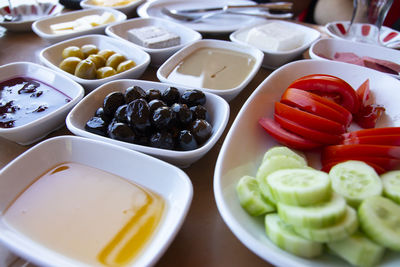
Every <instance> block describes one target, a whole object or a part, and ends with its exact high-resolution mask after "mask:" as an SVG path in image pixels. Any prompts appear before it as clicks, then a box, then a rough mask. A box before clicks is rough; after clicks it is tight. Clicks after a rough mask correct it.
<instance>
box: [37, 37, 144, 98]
mask: <svg viewBox="0 0 400 267" xmlns="http://www.w3.org/2000/svg"><path fill="white" fill-rule="evenodd" d="M84 44H94V45H96V46H97V47H98V48H99V50H102V49H111V50H113V51H115V52H117V53H120V54H122V55H124V56H125V57H126V58H127V59H132V60H133V61H134V62H135V63H136V66H135V67H133V68H131V69H129V70H126V71H124V72H121V73H117V74H115V75H113V76H110V77H106V78H103V79H82V78H79V77H77V76H75V75H72V74H70V73H68V72H66V71H63V70H62V69H60V68H59V67H58V66H59V64H60V62H61V61H62V60H63V58H62V51H63V49H64V48H66V47H68V46H73V45H75V46H78V47H81V46H82V45H84ZM39 58H40V61H41V62H42V63H43V64H45V65H46V66H48V67H49V68H52V69H54V70H56V71H59V72H61V73H63V74H64V75H66V76H68V77H70V78H71V79H73V80H74V81H76V82H78V83H80V84H81V85H83V86H84V87H85V89H86V90H88V91H91V90H93V89H94V88H96V87H98V86H100V85H102V84H104V83H106V82H109V81H113V80H116V79H125V78H138V77H140V76H141V75H142V74H143V72H144V71H145V70H146V68H147V66H148V65H149V63H150V56H149V54H147V53H146V52H144V51H143V50H141V49H139V48H138V47H137V46H134V45H133V44H131V43H128V42H124V41H121V40H117V39H115V38H111V37H108V36H105V35H100V34H92V35H84V36H82V37H76V38H73V39H69V40H66V41H63V42H60V43H57V44H54V45H51V46H49V47H46V48H44V49H43V50H42V51H41V52H40V54H39Z"/></svg>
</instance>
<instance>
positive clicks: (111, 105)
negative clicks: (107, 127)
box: [103, 92, 125, 117]
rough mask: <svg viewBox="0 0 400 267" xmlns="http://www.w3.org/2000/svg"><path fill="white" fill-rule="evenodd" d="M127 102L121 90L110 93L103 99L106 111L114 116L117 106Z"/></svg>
mask: <svg viewBox="0 0 400 267" xmlns="http://www.w3.org/2000/svg"><path fill="white" fill-rule="evenodd" d="M123 104H125V98H124V94H123V93H121V92H112V93H109V94H108V95H107V96H106V97H105V98H104V101H103V110H104V113H105V114H107V115H109V116H111V117H113V116H114V113H115V111H116V110H117V108H118V107H119V106H121V105H123Z"/></svg>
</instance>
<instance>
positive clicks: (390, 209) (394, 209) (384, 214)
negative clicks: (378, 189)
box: [358, 196, 400, 251]
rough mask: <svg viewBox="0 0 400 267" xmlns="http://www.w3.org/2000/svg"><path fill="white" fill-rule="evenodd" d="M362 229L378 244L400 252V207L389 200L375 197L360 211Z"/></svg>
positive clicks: (364, 202)
mask: <svg viewBox="0 0 400 267" xmlns="http://www.w3.org/2000/svg"><path fill="white" fill-rule="evenodd" d="M358 217H359V219H360V225H361V229H362V230H363V231H364V232H365V233H366V234H367V236H368V237H369V238H371V239H372V240H373V241H375V242H376V243H378V244H380V245H382V246H384V247H387V248H390V249H393V250H397V251H400V206H399V205H397V204H396V203H395V202H393V201H392V200H390V199H388V198H384V197H381V196H373V197H369V198H367V199H366V200H364V201H363V202H362V203H361V205H360V207H359V209H358Z"/></svg>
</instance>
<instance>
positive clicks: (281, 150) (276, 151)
mask: <svg viewBox="0 0 400 267" xmlns="http://www.w3.org/2000/svg"><path fill="white" fill-rule="evenodd" d="M274 156H287V157H292V158H295V159H297V160H298V161H300V162H301V163H302V164H303V165H304V166H307V160H306V157H305V156H304V154H303V153H301V152H300V151H294V150H292V149H290V148H288V147H286V146H274V147H272V148H270V149H268V151H267V152H265V154H264V158H263V161H265V160H266V159H269V158H272V157H274Z"/></svg>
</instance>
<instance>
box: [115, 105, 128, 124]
mask: <svg viewBox="0 0 400 267" xmlns="http://www.w3.org/2000/svg"><path fill="white" fill-rule="evenodd" d="M127 106H128V105H127V104H125V105H122V106H119V107H118V108H117V110H116V111H115V113H114V118H115V119H117V121H119V122H124V123H127V122H128V118H127V117H126V107H127Z"/></svg>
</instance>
